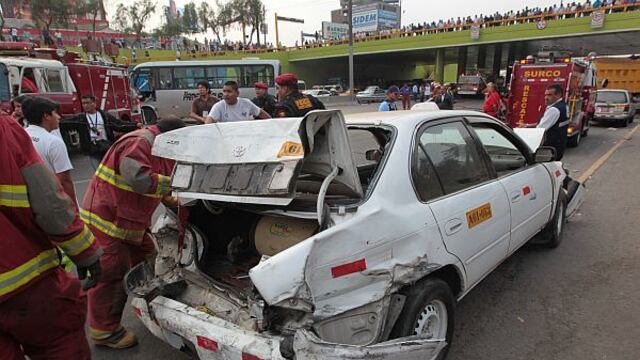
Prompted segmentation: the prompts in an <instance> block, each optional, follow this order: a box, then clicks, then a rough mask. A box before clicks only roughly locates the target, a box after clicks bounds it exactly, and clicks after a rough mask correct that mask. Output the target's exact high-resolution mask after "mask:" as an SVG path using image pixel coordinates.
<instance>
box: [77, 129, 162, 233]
mask: <svg viewBox="0 0 640 360" xmlns="http://www.w3.org/2000/svg"><path fill="white" fill-rule="evenodd" d="M159 133H160V129H158V127H157V126H151V127H149V128H146V129H140V130H136V131H134V132H131V133H128V134H126V135H124V136H123V137H121V138H120V139H119V140H118V141H117V142H116V143H115V144H113V146H112V147H111V148H110V149H109V151H108V152H107V153H106V154H105V156H104V158H103V159H102V162H101V163H100V166H99V167H98V169H97V170H96V173H95V175H94V176H93V179H92V180H91V183H90V184H89V188H88V189H87V192H86V193H85V196H84V199H83V201H82V209H81V210H80V216H81V217H82V220H84V222H85V223H87V224H89V226H90V227H91V229H92V231H94V232H96V234H100V233H102V234H104V235H106V236H108V237H110V238H113V239H117V240H121V241H125V242H129V243H133V244H139V243H140V242H141V241H142V238H143V236H144V232H145V230H146V229H147V228H148V227H149V226H150V225H151V215H152V214H153V212H154V210H155V209H156V207H158V205H159V204H160V201H161V200H162V198H163V197H164V196H165V195H166V194H168V193H169V192H170V188H169V187H170V185H171V177H170V176H171V172H172V171H173V165H174V161H173V160H167V159H163V158H159V157H156V156H153V155H151V147H152V145H153V141H154V139H155V137H156V135H158V134H159Z"/></svg>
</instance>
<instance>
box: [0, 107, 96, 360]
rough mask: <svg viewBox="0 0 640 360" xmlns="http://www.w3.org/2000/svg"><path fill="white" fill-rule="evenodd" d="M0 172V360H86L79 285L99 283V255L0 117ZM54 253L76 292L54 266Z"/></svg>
mask: <svg viewBox="0 0 640 360" xmlns="http://www.w3.org/2000/svg"><path fill="white" fill-rule="evenodd" d="M0 168H2V171H0V229H2V236H0V248H2V256H0V358H1V359H24V358H25V356H28V357H29V358H31V359H81V360H85V359H86V360H88V359H90V358H91V352H90V349H89V344H88V343H87V339H86V335H85V331H84V321H85V316H86V297H85V296H84V295H83V293H81V285H82V287H83V288H85V289H87V288H89V287H91V286H93V285H95V283H96V282H97V281H98V279H99V277H100V261H99V258H100V255H101V252H102V251H101V250H100V248H99V246H98V243H97V241H95V240H94V236H93V234H92V233H91V231H90V230H89V228H88V227H87V226H86V225H85V224H84V223H83V222H82V220H80V217H79V216H78V212H77V209H76V207H75V206H74V205H73V202H72V201H71V199H70V198H69V197H68V196H67V195H66V194H65V193H64V191H63V190H62V186H61V185H60V183H59V182H58V181H57V180H56V178H55V177H54V175H53V174H52V173H51V171H50V170H49V169H47V167H46V166H45V165H44V164H43V163H42V160H40V156H39V155H38V153H37V152H36V150H35V148H34V147H33V145H32V144H31V139H30V138H29V135H27V133H26V132H25V131H24V130H23V129H22V128H21V127H20V125H19V124H18V123H17V122H16V121H15V120H14V119H13V117H11V116H0ZM56 247H58V248H60V249H62V250H63V251H64V252H65V253H66V254H67V255H69V256H70V257H71V259H72V260H73V261H74V262H75V264H76V265H77V267H78V274H79V276H80V278H81V279H83V280H82V284H81V282H79V281H78V279H76V278H72V277H71V276H69V275H68V274H67V273H65V271H64V270H62V268H61V267H60V266H59V265H60V254H59V251H58V249H57V248H56Z"/></svg>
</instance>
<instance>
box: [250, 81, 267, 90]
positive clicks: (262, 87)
mask: <svg viewBox="0 0 640 360" xmlns="http://www.w3.org/2000/svg"><path fill="white" fill-rule="evenodd" d="M253 87H255V88H256V89H265V90H269V85H267V84H265V83H263V82H257V83H255V84H253Z"/></svg>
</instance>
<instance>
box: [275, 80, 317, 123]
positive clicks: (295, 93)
mask: <svg viewBox="0 0 640 360" xmlns="http://www.w3.org/2000/svg"><path fill="white" fill-rule="evenodd" d="M276 85H277V86H276V92H277V94H278V103H277V104H276V110H275V117H300V116H305V115H306V114H307V113H308V112H309V111H312V110H324V109H325V107H324V104H323V103H322V102H321V101H320V100H318V99H317V98H316V97H315V96H313V95H308V94H303V93H301V92H300V90H299V89H298V77H297V76H296V75H295V74H293V73H284V74H281V75H280V76H278V77H276Z"/></svg>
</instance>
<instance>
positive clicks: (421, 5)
mask: <svg viewBox="0 0 640 360" xmlns="http://www.w3.org/2000/svg"><path fill="white" fill-rule="evenodd" d="M131 1H132V0H127V1H123V0H115V1H108V0H107V1H105V6H106V7H107V13H108V14H107V16H108V19H109V20H111V19H112V16H113V12H114V11H115V9H116V7H117V6H118V4H119V3H122V2H125V3H130V2H131ZM154 1H155V2H156V3H157V4H158V7H157V10H156V13H155V14H154V15H153V17H152V19H151V20H150V21H149V22H148V26H147V28H146V29H145V30H146V31H151V30H152V29H154V28H156V27H158V26H159V25H160V24H161V22H162V21H163V19H162V18H163V16H162V10H161V9H162V6H165V5H169V0H154ZM175 1H176V6H177V7H178V8H181V7H183V6H184V5H185V4H187V3H189V2H191V1H193V2H194V3H196V5H199V4H200V3H201V2H203V1H204V0H175ZM221 1H222V2H223V3H224V2H225V1H227V0H221ZM262 2H263V3H264V4H265V7H266V10H267V15H266V18H267V22H268V29H269V32H268V35H267V41H268V42H271V43H275V27H274V18H275V16H274V13H277V14H278V15H279V16H286V17H293V18H299V19H304V21H305V23H304V24H296V23H288V22H279V34H280V42H282V43H283V44H285V45H293V44H294V43H295V41H296V40H299V39H300V32H301V31H304V32H305V33H314V32H315V31H316V30H318V31H320V30H321V29H322V21H331V10H334V9H337V8H339V6H340V1H339V0H262ZM565 2H566V1H565ZM209 3H210V4H212V5H214V4H215V2H214V1H213V0H209ZM559 3H560V0H476V1H470V0H444V1H442V0H402V25H403V26H404V25H409V24H411V23H417V22H424V21H427V22H431V21H438V20H439V19H449V18H452V17H453V18H457V17H459V16H460V17H462V16H465V17H466V16H473V15H476V14H490V13H495V12H496V11H499V12H506V11H509V10H514V11H516V10H521V9H523V8H524V7H525V6H529V7H537V6H540V7H543V8H544V7H546V6H552V5H554V4H559ZM248 31H250V30H248ZM207 36H208V38H209V39H212V38H213V35H212V34H208V35H207ZM204 37H205V35H199V36H197V38H198V39H199V40H201V41H202V40H203V39H204ZM227 37H228V38H229V39H230V40H240V39H241V38H242V35H241V32H239V31H237V30H236V31H231V32H230V33H229V34H227ZM254 39H255V38H254ZM261 40H262V39H261Z"/></svg>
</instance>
